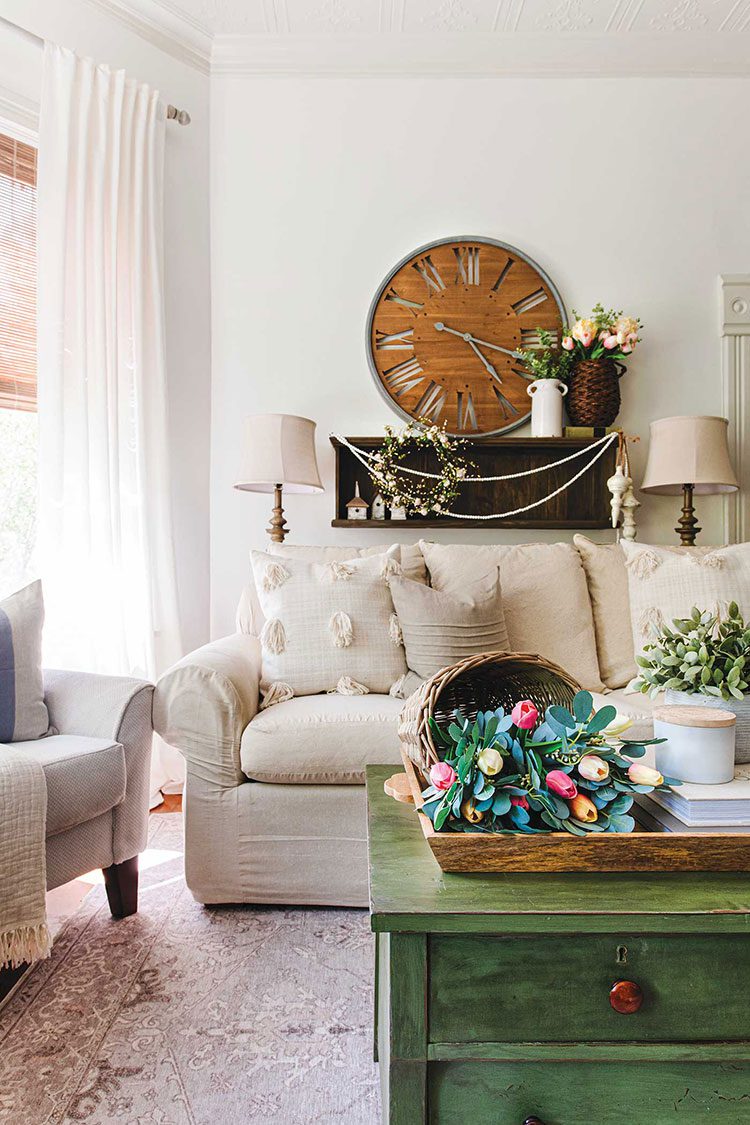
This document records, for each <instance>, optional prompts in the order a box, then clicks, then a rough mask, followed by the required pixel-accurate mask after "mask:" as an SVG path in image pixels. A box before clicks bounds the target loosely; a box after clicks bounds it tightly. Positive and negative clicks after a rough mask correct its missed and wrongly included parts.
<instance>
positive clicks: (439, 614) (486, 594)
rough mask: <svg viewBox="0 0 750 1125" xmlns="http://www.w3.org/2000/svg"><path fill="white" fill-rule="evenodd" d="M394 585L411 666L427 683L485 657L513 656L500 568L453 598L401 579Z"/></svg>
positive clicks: (392, 582)
mask: <svg viewBox="0 0 750 1125" xmlns="http://www.w3.org/2000/svg"><path fill="white" fill-rule="evenodd" d="M389 584H390V587H391V596H392V597H393V605H394V607H395V610H396V615H397V616H398V623H399V626H400V628H401V633H402V636H403V640H404V648H405V650H406V663H407V664H408V665H409V668H410V669H411V670H412V671H413V672H416V673H417V675H419V676H424V677H425V679H426V678H427V677H428V676H433V675H434V674H435V672H439V671H440V669H441V668H446V667H448V666H449V665H451V664H457V663H458V661H459V660H464V659H465V658H466V657H467V656H476V655H477V654H478V653H480V652H507V651H508V647H509V646H508V630H507V629H506V627H505V617H504V615H503V603H502V598H501V594H500V583H499V581H498V573H497V567H495V568H494V569H493V570H492V571H490V573H488V574H486V575H484V577H483V578H480V579H479V581H477V582H473V583H471V584H470V585H467V586H466V587H464V588H463V589H462V590H461V591H460V592H456V593H452V594H448V593H446V592H445V591H443V590H433V589H432V588H431V587H430V586H423V585H422V584H421V583H419V582H414V581H412V580H411V579H410V578H400V577H398V576H394V577H393V578H391V579H390V583H389Z"/></svg>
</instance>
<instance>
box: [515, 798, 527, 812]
mask: <svg viewBox="0 0 750 1125" xmlns="http://www.w3.org/2000/svg"><path fill="white" fill-rule="evenodd" d="M510 803H511V805H517V806H518V808H519V809H528V807H529V802H528V801H527V799H526V798H525V797H511V799H510Z"/></svg>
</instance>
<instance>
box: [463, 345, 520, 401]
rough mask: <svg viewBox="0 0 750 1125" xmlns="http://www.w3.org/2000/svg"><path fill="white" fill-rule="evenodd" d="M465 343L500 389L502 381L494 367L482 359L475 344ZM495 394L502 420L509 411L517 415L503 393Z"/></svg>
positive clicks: (497, 391) (497, 392)
mask: <svg viewBox="0 0 750 1125" xmlns="http://www.w3.org/2000/svg"><path fill="white" fill-rule="evenodd" d="M466 343H467V344H468V345H469V347H470V348H471V350H472V351H473V352H474V353H475V354H476V355H478V356H479V358H480V359H481V361H482V363H483V364H484V366H485V368H486V369H487V371H489V373H490V375H491V376H492V378H493V379H494V380H495V381H496V382H497V383H498V384H499V385H500V386H501V387H502V385H503V381H502V379H501V378H500V376H499V375H498V373H497V371H496V370H495V368H494V367H493V366H492V364H491V363H490V361H489V360H488V359H485V357H484V356H483V355H482V353H481V352H480V350H479V348H478V347H477V346H476V344H475V343H474V342H473V340H467V341H466ZM495 394H496V395H497V399H498V402H499V403H500V407H501V409H502V412H503V418H507V417H508V411H510V413H511V414H518V411H517V410H516V408H515V406H514V405H513V403H512V402H511V401H510V399H507V398H506V397H505V395H504V394H503V392H502V391H499V390H496V391H495Z"/></svg>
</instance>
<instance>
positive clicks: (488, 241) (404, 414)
mask: <svg viewBox="0 0 750 1125" xmlns="http://www.w3.org/2000/svg"><path fill="white" fill-rule="evenodd" d="M453 242H480V243H484V244H485V245H487V246H496V247H497V248H498V249H499V250H507V251H509V252H510V253H513V254H515V255H517V256H518V257H519V258H520V259H521V260H522V261H524V262H526V264H527V265H528V266H531V267H532V268H533V269H535V270H536V271H537V273H538V274H539V276H540V277H541V279H542V281H543V282H544V284H545V285H546V286H547V288H548V289H549V291H550V292H551V294H552V296H553V297H554V298H555V303H556V304H557V307H558V309H559V310H560V317H561V319H562V323H563V324H566V323H567V319H568V314H567V312H566V310H565V305H564V304H563V299H562V297H561V296H560V291H559V289H558V288H557V286H556V285H555V283H554V281H553V280H552V278H551V277H550V276H549V274H548V273H547V271H546V270H544V269H542V267H541V266H540V265H539V263H538V262H535V261H534V259H533V258H531V257H530V256H529V255H528V254H525V253H524V252H523V250H519V249H518V247H517V246H512V245H511V244H510V243H509V242H501V241H500V240H499V239H497V238H488V237H487V236H486V235H479V234H463V235H455V236H453V237H452V238H435V239H433V240H432V241H431V242H425V243H424V244H423V245H422V246H418V247H417V248H416V250H412V251H410V252H409V253H408V254H404V256H403V258H401V259H400V260H399V261H398V262H397V263H396V265H395V266H393V268H392V269H391V270H389V272H388V273H387V274H386V275H385V277H384V279H383V280H382V281H381V283H380V285H379V286H378V288H377V289H376V291H375V296H374V297H373V298H372V300H371V302H370V307H369V309H368V311H367V321H366V324H365V351H366V353H367V366H368V367H369V368H370V375H371V376H372V379H373V382H374V383H375V386H376V387H377V389H378V392H379V393H380V396H381V398H383V399H384V400H385V402H386V403H387V404H388V406H389V407H390V408H391V410H393V412H394V413H395V414H398V415H399V417H401V418H403V419H404V421H406V422H413V421H415V419H414V417H413V415H411V414H409V413H408V411H406V410H404V409H403V408H402V407H400V406H399V405H398V404H397V403H396V402H395V401H394V400H393V399H392V398H391V396H390V395H389V394H388V392H387V390H386V389H385V387H384V386H383V382H382V380H381V378H380V373H379V371H378V369H377V367H376V365H375V361H374V359H373V356H372V348H371V346H370V342H371V340H372V323H373V320H374V318H375V310H376V308H377V307H378V303H379V301H380V298H381V297H382V295H383V293H384V291H385V289H386V287H387V286H388V285H389V283H390V282H391V281H392V280H393V278H394V277H395V276H396V274H397V273H398V271H399V270H400V269H402V268H403V267H404V266H405V265H407V264H408V263H409V262H410V261H411V260H412V258H416V257H417V255H418V254H423V253H425V251H427V250H434V249H435V247H436V246H449V245H450V244H451V243H453ZM530 415H531V406H529V411H528V413H527V414H524V416H523V417H522V418H520V419H519V420H518V421H517V422H511V423H510V424H509V425H507V426H501V427H500V428H499V429H497V430H483V431H482V432H481V433H479V434H476V435H475V436H474V437H473V438H472V437H471V436H470V435H467V434H466V432H465V431H463V430H462V431H461V432H460V433H457V434H454V433H453V431H452V430H448V431H447V432H448V433H449V434H450V435H451V437H463V438H468V440H474V441H481V440H482V438H488V437H496V436H497V435H498V434H507V433H509V432H510V431H511V430H517V429H518V427H519V426H525V425H526V423H527V422H528V420H529V417H530Z"/></svg>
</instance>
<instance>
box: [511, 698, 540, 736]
mask: <svg viewBox="0 0 750 1125" xmlns="http://www.w3.org/2000/svg"><path fill="white" fill-rule="evenodd" d="M510 717H511V719H512V720H513V722H514V723H515V724H516V726H517V727H518V728H519V730H532V728H533V727H535V726H536V721H537V719H538V718H539V712H538V711H537V709H536V707H535V706H534V704H533V703H532V702H531V700H530V699H519V701H518V703H517V704H516V705H515V707H514V708H513V710H512V711H511V713H510Z"/></svg>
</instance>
